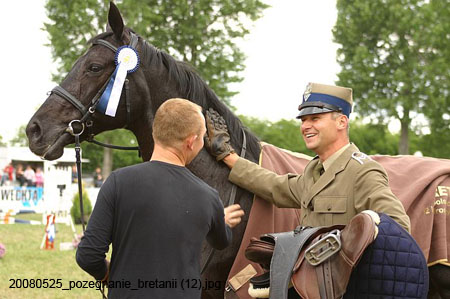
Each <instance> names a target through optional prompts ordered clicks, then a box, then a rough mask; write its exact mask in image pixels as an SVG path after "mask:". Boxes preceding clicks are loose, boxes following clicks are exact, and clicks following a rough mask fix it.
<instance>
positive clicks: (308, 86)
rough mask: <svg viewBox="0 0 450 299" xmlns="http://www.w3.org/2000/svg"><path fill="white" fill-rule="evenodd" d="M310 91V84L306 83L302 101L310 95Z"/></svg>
mask: <svg viewBox="0 0 450 299" xmlns="http://www.w3.org/2000/svg"><path fill="white" fill-rule="evenodd" d="M311 92H312V84H311V83H308V85H306V90H305V93H304V94H303V102H306V101H307V100H308V98H309V96H310V95H311Z"/></svg>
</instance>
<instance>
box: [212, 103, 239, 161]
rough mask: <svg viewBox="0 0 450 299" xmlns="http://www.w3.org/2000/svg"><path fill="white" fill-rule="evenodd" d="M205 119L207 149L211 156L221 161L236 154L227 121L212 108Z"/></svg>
mask: <svg viewBox="0 0 450 299" xmlns="http://www.w3.org/2000/svg"><path fill="white" fill-rule="evenodd" d="M205 119H206V128H207V130H208V132H207V134H206V136H205V147H206V149H207V150H208V152H209V153H210V154H211V155H213V156H214V157H216V160H217V161H221V160H222V159H223V158H225V157H226V156H228V155H229V154H231V153H234V149H233V147H232V146H231V143H230V134H229V133H228V127H227V125H226V123H225V119H224V118H223V117H222V116H221V115H220V114H219V113H217V111H215V110H214V109H212V108H209V109H208V110H207V111H206V117H205Z"/></svg>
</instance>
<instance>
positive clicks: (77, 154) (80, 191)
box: [72, 129, 108, 299]
mask: <svg viewBox="0 0 450 299" xmlns="http://www.w3.org/2000/svg"><path fill="white" fill-rule="evenodd" d="M82 133H83V131H81V132H80V133H78V134H76V133H73V129H72V135H73V136H74V137H75V158H76V164H77V178H78V195H79V197H80V215H81V226H82V227H83V235H84V232H85V231H86V227H85V223H84V208H83V186H82V182H81V144H80V135H81V134H82ZM107 271H108V270H107ZM99 291H100V293H101V294H102V298H103V299H108V297H106V295H105V286H104V284H103V283H101V286H100V289H99Z"/></svg>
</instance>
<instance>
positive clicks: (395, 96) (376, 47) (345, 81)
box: [333, 0, 450, 154]
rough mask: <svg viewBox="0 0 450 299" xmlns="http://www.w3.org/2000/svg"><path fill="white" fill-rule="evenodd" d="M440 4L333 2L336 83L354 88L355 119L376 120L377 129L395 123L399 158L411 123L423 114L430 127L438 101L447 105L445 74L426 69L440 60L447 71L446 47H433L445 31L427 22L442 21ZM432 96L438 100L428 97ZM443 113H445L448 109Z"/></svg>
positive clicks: (406, 146) (362, 0)
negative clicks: (442, 82) (442, 84)
mask: <svg viewBox="0 0 450 299" xmlns="http://www.w3.org/2000/svg"><path fill="white" fill-rule="evenodd" d="M445 2H447V1H442V0H438V1H429V3H427V2H426V1H421V0H402V1H396V0H373V1H365V0H338V1H337V9H338V19H337V22H336V25H335V27H334V29H333V34H334V39H335V41H336V42H337V43H339V44H340V45H341V47H340V48H339V49H338V57H337V59H338V62H339V63H340V65H341V66H342V70H341V72H340V73H339V75H338V77H339V82H338V83H339V84H341V85H345V86H351V87H352V88H354V91H355V103H356V105H357V107H358V113H360V114H361V115H363V116H368V115H372V116H375V117H378V120H379V122H380V123H385V122H387V121H389V120H390V119H392V118H395V119H398V120H399V121H400V123H401V131H400V139H399V153H400V154H408V153H409V132H410V131H411V120H412V117H413V116H414V115H416V114H420V113H424V114H425V115H426V116H427V117H428V119H429V120H430V122H431V123H432V122H433V121H434V117H435V115H434V113H436V109H438V106H441V108H442V105H441V104H440V103H441V102H442V97H446V99H447V101H448V94H449V93H448V84H449V81H448V70H447V68H446V67H444V66H441V67H440V68H438V69H434V68H433V67H431V68H433V70H431V69H430V66H432V65H434V64H435V63H434V61H435V60H439V59H438V57H441V56H442V57H444V56H445V57H446V58H445V59H446V61H447V64H445V65H448V58H449V56H448V55H449V50H448V48H449V47H448V41H447V43H440V42H437V40H442V39H445V37H446V39H447V40H448V32H449V31H445V30H443V28H441V27H440V26H446V27H447V28H448V22H447V21H445V22H444V23H445V25H437V24H438V23H437V22H436V20H432V21H431V19H432V17H431V16H435V17H436V15H439V16H440V17H441V19H442V20H448V18H449V17H450V14H449V13H448V11H449V8H448V3H445ZM436 3H438V4H439V5H435V4H436ZM441 8H443V9H441ZM435 27H437V28H439V29H440V30H437V29H436V28H435ZM447 28H446V29H447ZM440 61H442V59H441V60H440ZM444 73H446V74H447V77H446V78H447V79H446V83H445V86H446V88H447V93H442V90H443V89H442V87H440V86H438V85H439V84H440V83H439V81H440V79H439V80H438V79H437V78H442V76H441V75H443V74H444ZM434 90H436V92H435V93H433V92H432V91H434ZM436 93H437V94H441V96H440V97H439V98H436V97H434V96H432V94H436ZM447 103H448V102H447ZM425 108H426V109H425ZM444 109H446V110H447V112H448V109H449V108H448V105H447V107H444ZM447 116H448V114H447ZM441 117H442V115H441Z"/></svg>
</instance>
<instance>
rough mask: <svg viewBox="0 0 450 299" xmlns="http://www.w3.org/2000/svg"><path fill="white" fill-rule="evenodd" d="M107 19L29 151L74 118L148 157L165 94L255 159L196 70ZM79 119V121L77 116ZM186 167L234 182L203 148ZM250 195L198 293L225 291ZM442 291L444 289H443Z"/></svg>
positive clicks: (34, 128) (33, 130)
mask: <svg viewBox="0 0 450 299" xmlns="http://www.w3.org/2000/svg"><path fill="white" fill-rule="evenodd" d="M108 22H109V26H110V30H109V31H107V32H105V33H102V34H100V35H98V36H96V37H95V38H94V39H93V40H92V41H91V42H92V44H93V46H92V47H91V48H90V49H89V50H88V51H87V52H86V54H84V55H83V56H81V57H80V58H79V59H78V60H77V62H76V63H75V65H74V66H73V68H72V70H71V71H70V72H69V74H68V75H67V76H66V78H65V79H64V80H63V82H62V83H61V86H60V88H59V89H56V90H54V92H52V93H51V95H50V96H49V97H48V98H47V100H46V101H45V102H44V104H43V105H42V106H41V107H40V108H39V110H38V111H37V112H36V113H35V115H34V116H33V117H32V118H31V120H30V122H29V124H28V126H27V129H26V133H27V137H28V139H29V146H30V149H31V151H32V152H34V153H35V154H36V155H39V156H41V157H43V158H44V159H48V160H54V159H57V158H59V157H60V156H61V155H62V153H63V150H64V147H65V146H66V145H68V144H71V143H74V137H73V135H71V134H70V133H69V131H68V130H67V128H68V125H69V123H70V122H71V121H73V120H75V122H74V123H72V125H71V127H72V128H73V129H74V130H81V127H80V124H81V123H83V126H85V129H86V130H85V131H84V132H83V133H82V134H81V135H80V139H81V141H83V140H87V139H89V138H91V137H92V136H93V135H96V134H98V133H101V132H104V131H107V130H114V129H117V128H127V129H128V130H130V131H132V132H133V133H134V135H135V136H136V138H137V141H138V143H139V148H140V150H141V154H142V158H143V160H144V161H148V160H149V159H150V157H151V154H152V150H153V140H152V122H153V117H154V114H155V111H156V110H157V109H158V107H159V106H160V105H161V104H162V103H163V102H164V101H165V100H167V99H170V98H176V97H180V98H186V99H189V100H191V101H193V102H195V103H197V104H199V105H200V106H202V107H203V109H204V111H206V110H207V109H209V108H213V109H215V110H216V111H218V112H219V113H220V114H221V115H222V116H224V118H225V120H226V122H227V125H228V128H229V130H230V133H231V143H232V145H233V147H234V148H235V149H236V150H237V152H240V150H241V148H242V146H243V133H242V130H244V132H245V134H246V139H247V151H246V155H245V158H246V159H249V160H251V161H254V162H256V161H257V160H258V158H259V154H260V145H259V140H258V139H257V138H256V137H255V136H254V135H253V134H252V133H251V132H249V131H248V130H246V129H245V128H244V127H243V125H242V123H241V122H240V120H239V119H238V118H237V117H236V116H235V115H233V113H232V112H231V111H230V110H229V109H228V108H227V107H226V106H225V105H224V104H223V103H222V102H221V101H220V100H219V99H218V98H217V96H216V95H215V94H214V92H213V91H212V90H211V89H210V88H209V87H208V86H207V85H206V83H205V82H204V81H203V80H202V79H201V78H200V77H199V76H198V75H197V74H196V72H195V71H194V70H193V69H191V68H190V67H189V66H188V65H187V64H184V63H182V62H179V61H176V60H174V59H173V58H172V57H171V56H169V55H168V54H166V53H164V52H163V51H160V50H158V49H156V48H155V47H153V46H152V45H150V44H148V43H147V42H146V41H144V40H143V39H141V38H137V36H136V35H135V34H134V33H133V31H132V30H131V29H129V28H126V27H124V23H123V20H122V17H121V15H120V12H119V10H118V9H117V7H116V6H115V5H114V4H111V7H110V10H109V15H108ZM105 41H106V43H105ZM130 43H136V45H135V48H136V49H137V51H138V53H139V56H140V59H141V64H140V67H139V68H138V70H137V71H136V72H134V73H132V74H129V75H128V77H127V78H128V79H129V88H128V91H124V92H123V93H122V96H121V100H120V104H119V107H118V110H117V115H116V117H115V118H111V117H109V116H105V115H103V114H100V113H98V112H95V111H94V108H95V107H94V106H95V99H96V98H97V97H96V95H97V94H99V93H100V92H99V91H102V90H103V88H104V85H105V82H107V81H109V77H110V76H111V74H112V73H113V71H114V69H115V64H114V52H113V51H114V49H115V48H117V47H120V46H123V45H127V44H130ZM112 50H113V51H112ZM89 107H90V109H88V108H89ZM80 119H81V122H79V121H77V120H80ZM77 126H78V127H77ZM188 167H189V169H190V170H191V171H192V172H193V173H194V174H196V175H197V176H198V177H200V178H201V179H203V180H204V181H205V182H207V183H208V184H209V185H210V186H212V187H214V188H215V189H217V190H218V191H219V194H220V197H221V198H222V200H223V201H224V204H226V202H227V201H228V199H229V198H230V193H231V189H232V185H231V183H229V182H228V180H227V177H228V174H229V169H228V168H227V167H226V166H225V165H224V164H223V163H217V162H216V161H215V160H214V158H212V156H211V155H209V154H208V153H207V152H206V151H205V150H202V151H201V152H200V154H199V155H198V156H197V157H196V158H195V160H194V161H193V162H192V163H191V164H190V165H189V166H188ZM251 199H252V194H251V193H249V192H247V191H245V190H242V189H239V188H238V191H237V194H236V203H239V204H240V205H241V206H242V208H243V209H244V211H245V212H246V216H245V217H244V219H243V222H242V223H241V224H240V225H238V226H237V227H236V228H235V229H234V231H233V244H232V245H231V246H230V247H229V248H228V249H226V250H223V251H216V252H215V254H214V255H213V258H212V260H211V262H210V263H209V265H208V267H207V268H206V271H205V272H204V275H203V277H204V279H207V280H209V281H220V282H221V288H220V290H216V289H209V290H207V291H204V292H203V294H202V297H203V298H221V297H222V296H223V291H224V287H225V281H226V278H227V274H228V272H229V270H230V268H231V266H232V263H233V260H234V257H235V256H236V254H237V250H238V249H239V245H240V242H241V239H242V236H243V233H244V230H245V226H246V223H247V218H246V217H247V215H249V211H250V208H251V203H252V201H251ZM175 246H176V245H175ZM208 253H209V248H207V247H206V246H204V248H203V253H202V256H203V259H204V260H205V259H206V256H207V255H208ZM447 270H448V269H447V267H444V266H433V267H431V269H430V272H431V276H433V274H434V273H435V272H436V273H438V274H439V275H434V276H435V277H436V279H437V280H435V281H434V283H435V284H437V285H440V286H446V287H447V291H448V293H447V296H450V289H449V288H450V283H448V282H446V279H447V281H448V280H450V278H449V277H450V275H446V274H445V273H449V272H446V271H447ZM446 283H447V284H446ZM441 289H442V290H444V287H442V288H441ZM441 294H442V293H441ZM447 298H449V297H447Z"/></svg>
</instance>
